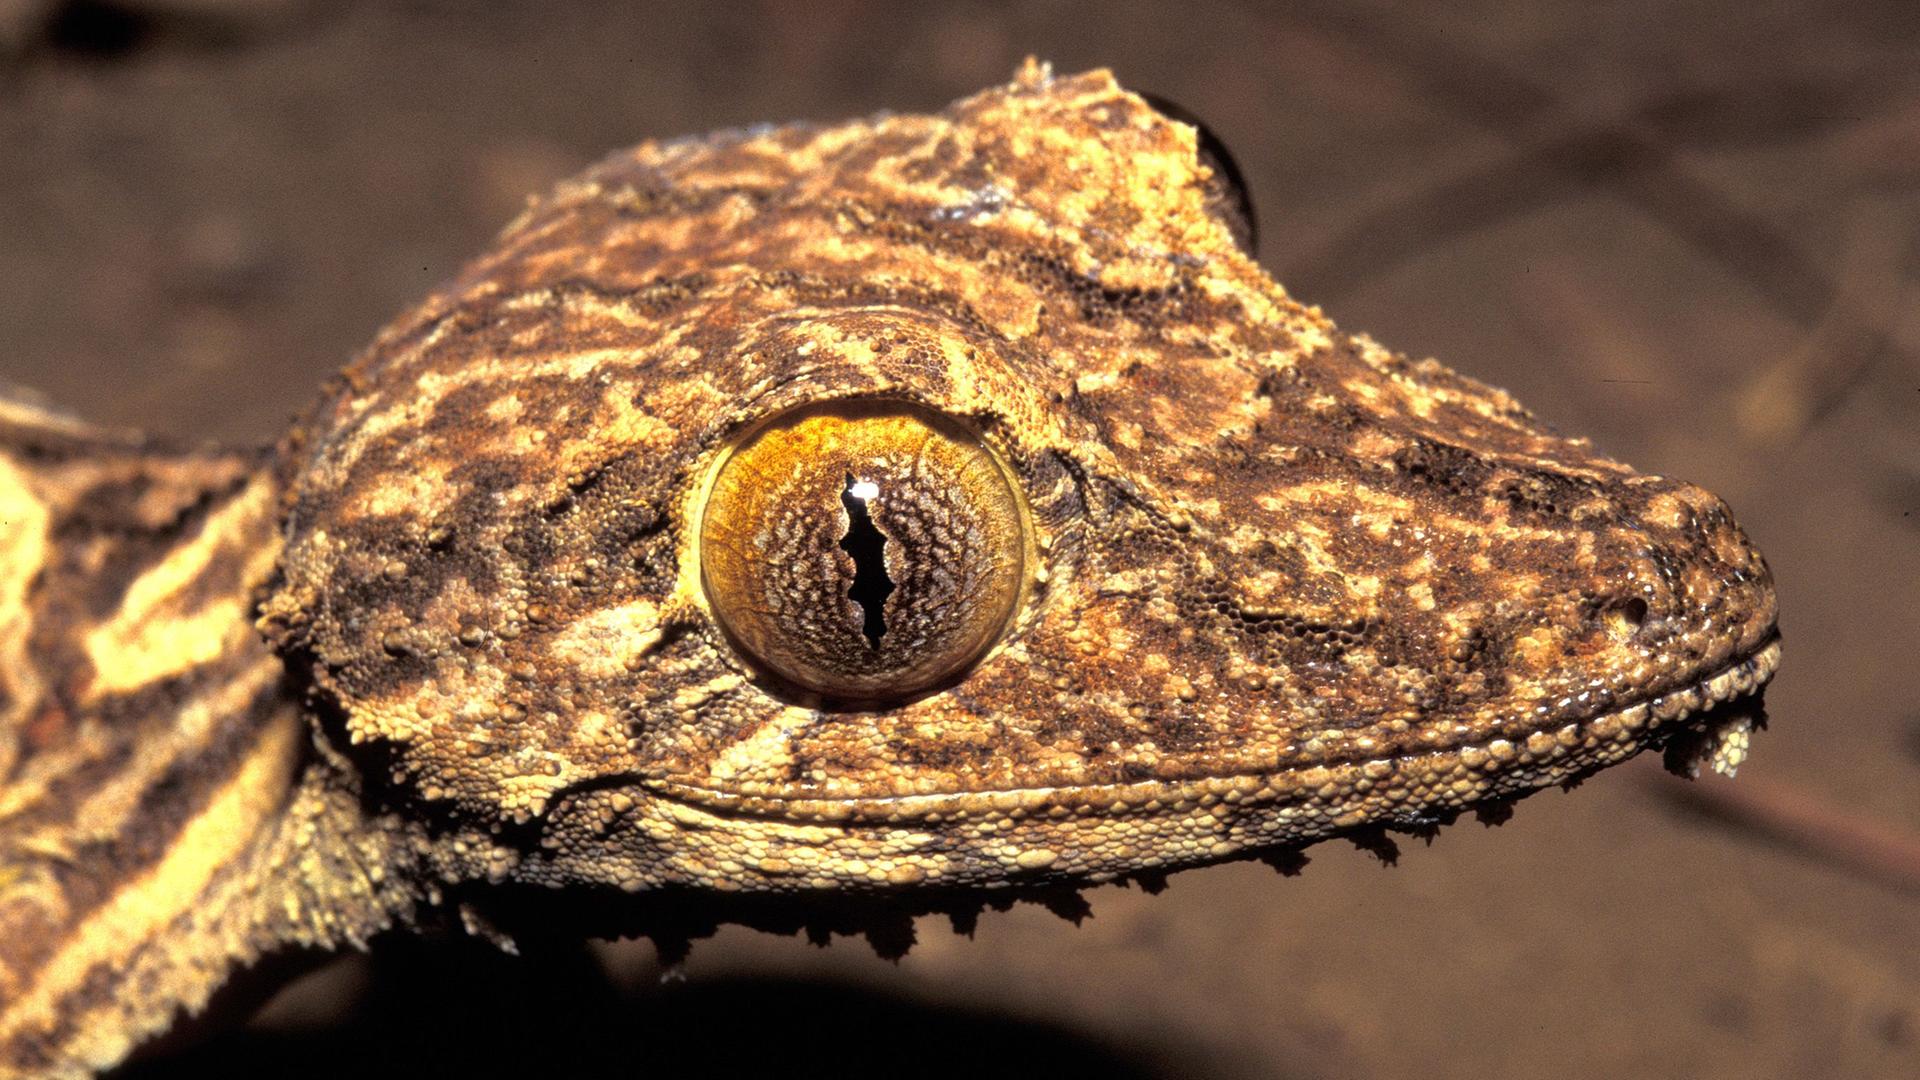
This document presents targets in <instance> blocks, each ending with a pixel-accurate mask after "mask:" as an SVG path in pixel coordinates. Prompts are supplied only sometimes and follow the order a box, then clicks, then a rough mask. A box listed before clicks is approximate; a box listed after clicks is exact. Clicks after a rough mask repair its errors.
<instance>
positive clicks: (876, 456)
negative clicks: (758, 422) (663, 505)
mask: <svg viewBox="0 0 1920 1080" xmlns="http://www.w3.org/2000/svg"><path fill="white" fill-rule="evenodd" d="M1023 521H1024V516H1023V512H1022V506H1021V502H1020V500H1019V498H1018V496H1017V495H1016V494H1015V491H1014V487H1013V483H1012V481H1011V479H1010V477H1009V476H1008V474H1007V471H1006V469H1005V468H1004V467H1003V466H1002V465H1001V463H1000V461H999V460H998V458H997V457H996V456H995V455H994V453H993V452H992V451H991V450H990V449H988V448H987V447H986V446H984V445H983V444H982V443H981V442H980V440H979V439H978V438H976V437H975V436H974V435H973V434H972V432H970V431H969V430H967V429H965V428H964V427H963V426H962V425H960V424H958V423H955V422H953V421H950V420H948V419H946V418H944V417H941V416H938V415H936V414H933V413H931V412H928V411H926V410H924V409H919V408H916V407H913V406H909V405H904V404H899V403H884V402H881V403H840V404H836V405H833V406H827V407H817V408H809V409H802V410H797V411H796V412H794V413H789V414H787V415H785V416H783V417H780V418H778V419H776V420H775V421H774V422H773V423H771V424H769V425H767V426H766V427H764V428H762V429H761V430H759V431H758V432H756V433H755V434H754V435H752V436H751V437H750V438H749V439H748V440H747V441H746V442H744V443H743V444H741V445H740V446H739V447H738V448H737V449H735V450H734V451H733V453H732V454H731V455H730V456H729V457H728V458H727V459H726V460H725V461H724V462H722V464H721V466H720V470H719V473H718V474H717V475H716V476H715V477H714V482H713V487H712V490H711V492H710V494H709V495H708V497H707V500H706V504H705V508H704V510H703V512H702V515H701V527H700V559H701V576H702V581H703V584H704V586H705V589H706V594H707V599H708V602H709V603H710V604H711V606H712V608H713V611H714V614H715V615H716V616H717V617H718V618H719V620H720V622H721V624H722V625H723V626H724V627H725V628H726V630H727V633H728V634H729V636H730V637H731V638H732V639H733V641H734V642H735V643H736V644H737V645H739V646H740V647H742V648H743V649H745V651H746V652H747V653H749V654H750V655H751V657H752V658H753V659H754V660H755V661H756V662H757V663H758V664H760V665H761V666H762V667H764V668H766V669H768V670H770V671H772V672H773V673H774V674H776V675H778V676H780V677H781V678H783V679H785V680H786V681H788V682H791V683H794V684H796V685H798V686H801V687H804V688H806V689H808V690H812V691H815V692H818V693H820V694H823V695H825V696H828V697H831V698H837V699H847V700H859V701H872V700H884V699H889V698H896V697H902V696H906V695H911V694H913V693H916V692H918V691H921V690H924V689H927V688H928V687H931V686H934V685H937V684H939V683H940V682H942V681H943V680H946V679H948V678H950V677H952V676H954V675H956V674H958V673H959V672H961V671H962V670H964V669H965V668H967V667H968V666H970V665H971V664H973V663H974V661H976V660H978V659H979V658H980V657H981V656H982V655H983V654H984V653H985V652H986V651H987V650H988V649H989V648H991V647H992V646H993V644H994V643H995V642H997V641H998V640H999V638H1000V635H1001V634H1002V633H1003V632H1004V631H1005V629H1006V627H1007V624H1008V622H1009V621H1010V619H1011V617H1012V615H1013V612H1014V609H1015V607H1016V605H1017V603H1018V601H1019V597H1020V592H1021V587H1022V581H1023V575H1024V574H1025V562H1026V538H1025V535H1024V533H1025V530H1024V527H1023Z"/></svg>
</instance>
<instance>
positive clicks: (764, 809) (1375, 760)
mask: <svg viewBox="0 0 1920 1080" xmlns="http://www.w3.org/2000/svg"><path fill="white" fill-rule="evenodd" d="M1228 175H1229V170H1228V169H1227V167H1226V166H1225V164H1224V162H1223V160H1222V158H1221V157H1220V152H1219V150H1218V149H1217V147H1215V148H1213V149H1209V145H1208V143H1207V142H1206V140H1204V139H1203V138H1202V137H1201V134H1200V133H1199V132H1197V131H1196V129H1195V128H1193V127H1192V126H1190V125H1188V124H1185V123H1182V122H1179V121H1177V120H1174V119H1172V118H1170V117H1168V116H1167V115H1165V114H1164V113H1163V112H1161V111H1158V110H1156V109H1155V108H1153V107H1152V106H1150V105H1148V104H1147V103H1146V102H1145V101H1143V100H1142V99H1141V98H1138V97H1136V96H1134V95H1132V94H1130V93H1127V92H1125V91H1123V90H1121V89H1120V88H1119V87H1118V86H1116V85H1115V84H1114V82H1113V80H1112V79H1111V77H1109V76H1107V75H1106V74H1105V73H1093V74H1090V75H1084V76H1078V77H1074V78H1053V77H1051V76H1050V75H1049V74H1048V73H1047V72H1045V70H1044V69H1041V68H1038V67H1031V66H1030V67H1029V68H1028V69H1026V70H1024V71H1023V72H1022V73H1021V75H1020V76H1019V77H1018V78H1017V79H1016V81H1015V82H1014V83H1012V84H1011V85H1009V86H1007V87H1003V88H1000V89H996V90H992V91H989V92H987V93H984V94H982V95H979V96H977V97H974V98H971V99H968V100H966V101H963V102H961V103H958V104H956V105H955V106H954V107H952V108H951V109H949V110H948V111H947V112H946V113H944V114H941V115H939V116H899V117H888V118H883V119H878V120H872V121H865V122H860V123H855V124H848V125H844V126H839V127H809V126H795V127H788V128H775V129H767V130H758V131H749V132H735V133H727V134H723V135H719V136H714V137H710V138H708V139H704V140H691V141H681V142H674V143H666V144H648V145H645V146H642V147H640V148H639V149H637V150H635V151H633V152H630V153H627V154H622V155H618V156H616V157H614V158H611V159H609V160H608V161H606V162H604V163H602V164H601V165H599V166H597V167H596V168H594V169H593V170H590V171H589V172H587V173H586V174H584V175H583V176H582V177H580V178H578V179H576V180H574V181H571V182H569V183H568V184H565V185H563V186H562V187H561V188H560V189H559V191H558V192H556V193H555V194H554V195H553V196H551V197H550V198H548V199H546V200H545V201H543V202H541V203H539V204H537V205H536V206H534V207H533V208H532V209H531V210H530V211H529V212H528V213H527V214H526V215H524V216H523V217H522V218H521V219H520V220H519V221H517V222H516V223H514V225H513V226H511V227H510V228H509V229H508V231H507V232H506V233H505V234H504V235H503V236H502V238H501V239H500V241H499V242H498V244H497V245H496V246H495V248H494V250H493V251H492V252H491V253H490V254H488V255H487V256H485V257H483V258H482V259H481V260H479V261H477V262H476V263H475V264H473V265H472V266H471V267H470V268H469V269H468V270H467V271H466V272H465V273H464V274H463V275H462V276H461V277H460V278H458V279H457V280H455V281H454V282H453V283H451V284H450V285H449V286H448V287H447V288H446V289H445V290H443V291H442V292H441V293H440V294H438V295H437V296H435V297H433V298H432V299H430V300H429V301H428V302H427V303H426V304H425V305H423V307H421V308H420V309H419V310H417V311H416V312H414V313H412V314H411V315H409V316H407V317H406V318H404V319H402V320H401V321H400V322H399V323H397V324H395V326H394V327H392V328H391V329H390V330H389V331H388V332H386V333H385V334H384V335H382V337H381V338H380V339H379V341H377V342H376V344H375V346H374V347H373V348H372V349H371V350H370V351H369V352H368V353H367V355H366V356H364V357H363V358H362V359H361V360H360V361H359V362H358V364H356V366H355V367H354V368H353V369H350V371H349V373H348V375H347V377H346V378H344V379H343V380H342V381H341V382H340V383H339V384H338V385H337V387H336V388H335V390H334V391H333V392H332V393H331V394H330V395H329V397H328V398H327V399H326V400H325V401H323V402H322V404H321V405H320V406H319V407H318V408H317V409H316V410H315V412H314V413H313V414H312V416H311V417H310V418H309V419H308V421H307V422H306V424H305V425H304V426H303V429H302V434H300V435H299V436H297V437H296V438H295V439H294V440H292V441H291V442H290V443H289V445H288V447H287V452H286V453H285V455H284V461H285V463H286V464H285V466H284V468H285V475H286V478H287V485H288V488H289V491H290V495H289V499H288V503H287V506H288V517H287V523H286V538H287V546H286V550H285V554H284V556H283V559H282V566H281V574H280V579H279V582H278V584H277V586H276V588H275V591H274V592H273V594H272V595H271V596H270V597H269V598H268V600H267V602H266V604H265V607H264V617H263V625H264V626H265V627H266V629H267V631H268V633H269V636H270V637H271V638H272V639H273V640H274V642H275V643H276V645H277V647H279V648H280V649H281V651H282V652H283V653H284V654H285V655H286V656H287V657H288V658H289V659H290V660H291V661H293V662H294V666H295V668H296V670H298V671H300V672H303V673H305V674H306V676H307V677H308V678H309V679H310V680H311V684H312V686H313V689H314V692H315V698H316V700H317V701H318V702H319V703H320V705H321V709H320V712H321V714H322V718H323V719H322V724H321V732H322V734H323V736H324V737H325V739H326V741H327V742H328V743H329V744H330V745H331V746H332V747H333V749H334V751H335V752H336V753H337V755H338V757H339V759H340V760H341V761H342V762H343V763H345V765H346V766H347V767H351V768H357V769H359V770H361V771H363V772H364V773H365V774H366V775H367V777H368V778H369V780H370V782H371V784H372V786H373V787H374V788H375V789H376V790H377V794H378V795H379V797H381V798H383V799H385V800H388V801H389V803H390V804H391V805H392V806H394V807H395V808H397V809H400V810H402V811H404V812H411V813H417V814H419V815H420V816H421V817H422V818H423V819H431V820H432V821H433V822H434V823H435V827H437V828H439V829H441V830H443V831H444V832H445V833H446V834H448V835H449V836H450V837H452V840H453V841H457V843H455V842H452V841H450V842H449V845H448V847H447V848H446V850H447V851H449V852H457V854H447V855H445V858H446V859H447V860H448V861H449V863H450V864H452V865H456V866H458V867H459V868H460V870H461V872H463V873H466V874H469V875H471V876H475V877H481V876H484V877H486V878H489V879H492V880H509V879H510V880H516V881H523V882H531V883H535V884H548V885H553V884H566V883H596V884H602V885H615V886H621V887H625V888H628V889H635V890H639V889H648V888H655V887H662V886H672V885H690V886H704V887H709V888H717V889H728V890H738V889H747V890H764V891H773V892H805V891H809V890H820V889H828V888H841V889H844V888H872V889H881V890H884V889H896V888H907V887H928V886H934V887H937V886H973V885H981V884H1001V883H1006V882H1009V881H1040V880H1053V879H1070V880H1101V879H1107V878H1112V877H1116V876H1123V875H1126V874H1130V873H1140V872H1146V871H1150V870H1156V869H1163V868H1171V867H1177V866H1182V865H1189V864H1193V863H1199V862H1205V861H1211V860H1217V859H1220V858H1225V857H1229V856H1231V855H1233V854H1236V853H1239V852H1243V851H1252V850H1258V849H1261V848H1265V847H1271V846H1275V845H1284V844H1297V843H1303V842H1307V841H1310V840H1313V839H1317V838H1320V837H1323V836H1326V835H1330V834H1333V833H1335V832H1338V831H1341V830H1345V829H1354V828H1359V827H1364V826H1368V825H1393V824H1409V823H1417V822H1423V821H1428V820H1431V819H1433V818H1434V817H1438V816H1444V815H1446V814H1447V813H1450V812H1452V811H1454V810H1457V809H1459V808H1462V807H1465V806H1470V805H1472V804H1474V803H1476V802H1478V801H1481V800H1485V799H1489V798H1497V797H1504V796H1511V795H1515V794H1519V793H1522V792H1524V791H1527V790H1531V789H1533V788H1535V787H1538V786H1541V785H1543V784H1548V783H1552V782H1556V781H1561V780H1565V779H1568V778H1571V777H1573V776H1577V775H1579V774H1581V773H1583V772H1585V771H1588V770H1591V769H1593V768H1597V767H1599V766H1601V765H1604V764H1607V763H1610V762H1612V761H1615V760H1619V759H1621V758H1623V757H1626V756H1629V755H1631V754H1632V753H1634V752H1636V751H1637V750H1639V749H1641V748H1643V747H1645V746H1649V745H1656V744H1658V743H1661V742H1663V741H1664V740H1665V739H1667V738H1669V737H1671V735H1672V733H1673V732H1674V731H1675V730H1677V729H1678V728H1677V726H1678V725H1682V724H1684V723H1685V722H1686V720H1685V718H1686V715H1687V714H1688V713H1691V712H1693V711H1695V710H1698V709H1699V708H1701V707H1703V706H1704V705H1705V704H1707V703H1708V702H1709V701H1711V700H1717V699H1720V698H1727V697H1732V696H1735V695H1736V694H1738V693H1744V692H1746V691H1750V690H1752V689H1754V688H1755V687H1756V686H1757V685H1758V684H1760V683H1763V682H1764V681H1765V679H1766V677H1767V676H1768V675H1770V674H1771V671H1772V663H1773V657H1774V656H1775V655H1776V647H1775V646H1774V645H1773V644H1772V641H1773V624H1774V601H1773V594H1772V588H1771V582H1770V579H1769V576H1768V573H1767V570H1766V567H1765V564H1764V563H1763V562H1762V561H1761V559H1760V557H1759V555H1758V554H1757V552H1755V550H1754V549H1753V547H1752V546H1751V545H1750V544H1749V543H1748V541H1747V540H1746V538H1745V537H1744V536H1743V535H1742V533H1741V532H1740V530H1739V529H1738V527H1737V526H1736V525H1735V524H1734V522H1733V520H1732V518H1731V516H1730V515H1729V514H1728V512H1727V510H1726V508H1725V506H1724V505H1723V504H1721V503H1720V502H1719V501H1718V500H1717V499H1715V498H1713V497H1712V496H1711V495H1708V494H1707V493H1705V492H1703V491H1701V490H1699V489H1697V488H1694V487H1690V486H1687V485H1685V484H1681V483H1678V482H1674V481H1669V480H1665V479H1661V478H1657V477H1650V476H1643V475H1640V474H1637V473H1635V472H1633V471H1632V470H1631V469H1628V468H1627V467H1625V466H1623V465H1620V464H1618V463H1616V462H1613V461H1610V460H1608V459H1606V458H1604V457H1602V456H1600V455H1599V454H1597V453H1596V452H1594V451H1593V449H1592V448H1591V447H1590V446H1589V445H1588V444H1587V443H1586V442H1584V441H1582V440H1578V439H1569V438H1564V437H1561V436H1559V435H1556V434H1553V433H1552V432H1550V431H1548V430H1547V429H1545V428H1544V427H1543V426H1542V425H1541V424H1539V423H1538V422H1537V421H1536V420H1534V419H1533V418H1532V417H1531V416H1530V415H1529V414H1528V413H1527V412H1526V411H1525V410H1524V409H1522V408H1521V407H1520V406H1519V405H1518V404H1517V403H1515V402H1514V401H1513V400H1512V399H1511V398H1510V397H1508V396H1507V395H1505V394H1504V393H1502V392H1500V391H1498V390H1495V389H1492V388H1490V387H1487V386H1484V385H1482V384H1479V383H1476V382H1474V381H1472V380H1470V379H1467V378H1464V377H1461V376H1458V375H1455V374H1453V373H1452V372H1450V371H1449V370H1447V369H1446V368H1443V367H1441V366H1440V365H1438V364H1436V363H1434V362H1432V361H1412V360H1408V359H1407V358H1405V357H1402V356H1399V355H1397V354H1394V353H1391V352H1389V351H1387V350H1385V349H1383V348H1381V347H1379V346H1378V345H1376V344H1374V343H1373V342H1371V341H1370V340H1368V339H1366V338H1364V337H1356V336H1349V335H1346V334H1343V333H1341V332H1340V331H1338V330H1337V329H1335V328H1334V326H1333V325H1332V324H1331V323H1330V322H1328V321H1327V320H1326V318H1325V317H1324V316H1323V315H1322V314H1321V313H1320V312H1319V311H1318V310H1317V309H1311V308H1305V307H1302V306H1301V305H1299V304H1297V303H1295V302H1294V301H1293V300H1291V299H1290V298H1289V297H1288V296H1287V295H1286V293H1285V292H1284V291H1283V290H1282V289H1281V288H1280V286H1279V285H1277V284H1276V283H1274V282H1273V281H1272V280H1271V279H1269V278H1268V277H1267V276H1266V274H1265V273H1264V272H1263V271H1262V270H1261V268H1260V267H1259V266H1258V265H1257V264H1256V263H1255V262H1254V261H1253V259H1252V258H1251V256H1250V252H1249V251H1248V250H1247V249H1248V246H1249V244H1250V238H1251V232H1250V229H1249V228H1248V227H1247V226H1248V222H1249V221H1250V215H1246V214H1244V199H1243V198H1242V197H1240V196H1239V195H1238V194H1236V191H1235V189H1233V188H1232V186H1231V185H1230V184H1229V183H1228V182H1227V179H1226V178H1227V177H1228ZM1223 185H1224V186H1223ZM1236 208H1239V209H1236Z"/></svg>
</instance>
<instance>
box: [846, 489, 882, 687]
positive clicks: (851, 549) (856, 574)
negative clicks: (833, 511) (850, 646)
mask: <svg viewBox="0 0 1920 1080" xmlns="http://www.w3.org/2000/svg"><path fill="white" fill-rule="evenodd" d="M854 487H855V481H854V479H853V474H852V473H848V474H847V486H846V488H845V489H844V490H842V491H841V492H840V505H842V506H844V507H846V508H847V535H846V536H845V537H844V538H843V539H842V540H841V541H840V550H842V551H844V552H846V553H847V554H848V555H851V556H853V587H852V588H850V589H848V590H847V599H849V600H852V601H853V602H854V603H856V604H859V605H860V610H862V611H863V612H865V613H866V622H865V624H864V625H863V626H862V627H861V631H862V632H863V633H865V634H866V636H867V646H868V647H869V648H873V649H877V648H879V647H880V636H881V635H882V634H885V633H886V632H887V620H886V616H885V615H884V614H883V613H882V612H883V609H884V608H885V606H886V602H887V595H888V594H889V593H891V592H893V588H894V586H893V579H892V578H889V577H888V576H887V560H886V556H885V554H884V552H885V549H886V546H887V537H886V534H884V533H882V532H881V531H880V530H879V529H877V528H875V527H874V524H873V516H872V515H871V514H869V513H867V500H866V499H865V498H861V497H860V496H858V495H855V494H854V493H853V492H854ZM869 487H871V485H869Z"/></svg>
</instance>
